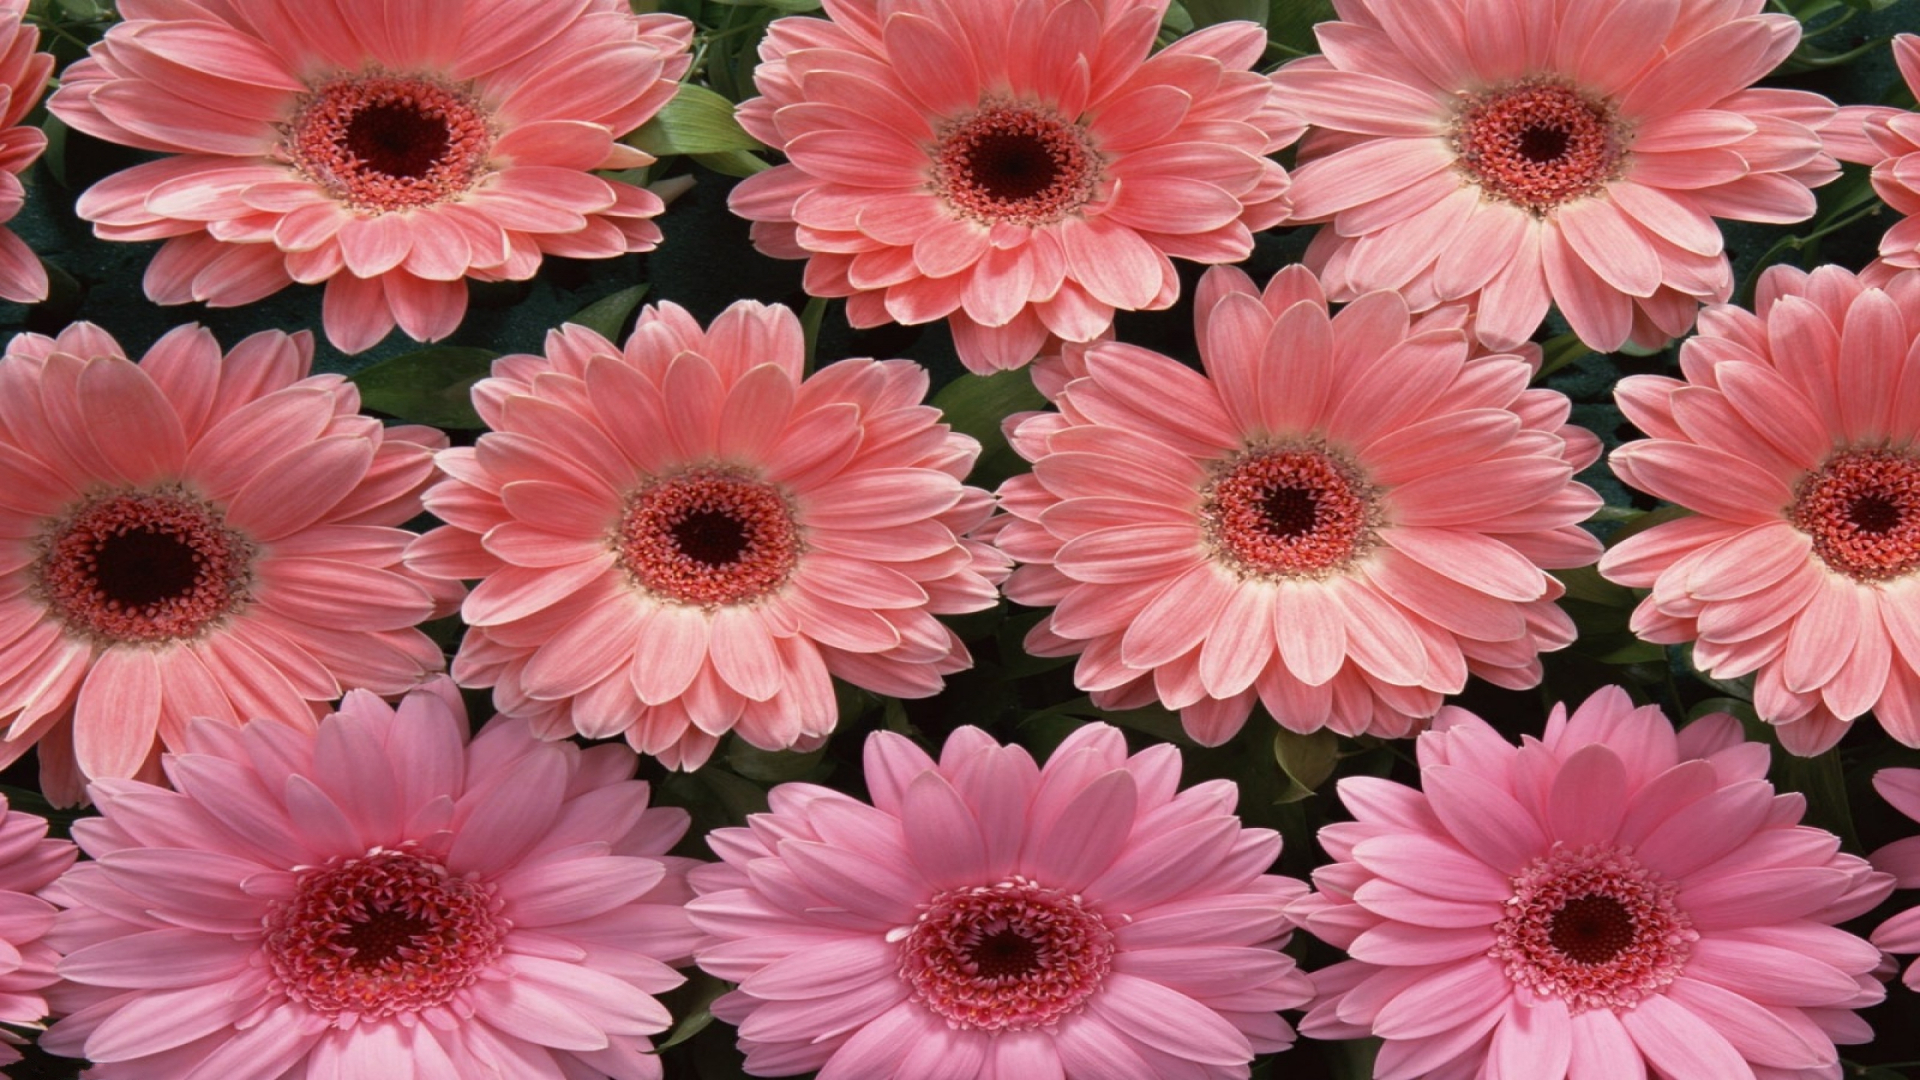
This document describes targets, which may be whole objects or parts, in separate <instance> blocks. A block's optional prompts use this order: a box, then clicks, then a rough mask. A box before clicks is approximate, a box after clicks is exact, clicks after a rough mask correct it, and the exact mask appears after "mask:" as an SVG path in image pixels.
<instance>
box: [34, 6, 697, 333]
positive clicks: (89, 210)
mask: <svg viewBox="0 0 1920 1080" xmlns="http://www.w3.org/2000/svg"><path fill="white" fill-rule="evenodd" d="M119 10H120V15H121V17H122V18H123V19H124V20H125V21H124V22H121V23H119V24H117V25H115V26H114V27H113V28H112V29H111V30H109V31H108V32H107V35H106V37H105V38H104V39H103V40H102V41H100V43H99V44H97V45H95V46H94V47H93V49H92V50H91V52H90V54H89V56H88V58H87V59H85V60H82V61H81V62H79V63H77V64H74V65H73V66H72V67H69V68H68V69H67V70H66V71H65V72H63V73H62V78H61V86H60V89H59V90H58V91H57V92H55V94H54V95H53V97H52V98H51V99H50V100H49V101H48V103H47V107H48V108H49V109H50V110H52V111H53V113H54V114H55V115H57V116H59V117H60V119H62V120H64V121H66V122H67V123H69V124H71V125H73V126H74V127H76V128H79V129H80V130H81V131H84V132H86V133H88V134H89V135H95V136H98V137H100V138H102V139H107V140H109V141H111V142H117V143H122V144H125V145H127V146H134V147H139V148H140V149H143V150H155V151H159V152H160V153H162V154H166V155H168V156H167V157H163V158H161V159H159V160H157V161H152V162H148V163H146V164H143V165H137V166H135V167H133V168H131V169H128V170H126V171H124V172H121V173H118V174H116V175H114V176H110V177H108V178H107V179H105V180H103V181H101V182H100V183H98V184H95V185H94V186H93V187H92V188H91V189H89V190H88V191H87V192H86V194H84V195H82V196H81V198H80V201H79V204H78V206H77V208H76V209H77V212H78V213H79V214H80V216H81V217H83V218H85V219H87V220H88V221H91V222H93V223H94V232H95V234H96V235H98V236H100V237H103V238H105V239H109V240H161V239H164V240H166V241H167V243H166V244H165V245H164V246H163V247H162V248H161V249H160V253H159V254H158V255H156V256H155V257H154V260H153V262H152V264H150V265H149V266H148V267H147V276H146V290H147V296H148V297H149V298H150V299H152V300H153V301H154V302H155V303H160V304H183V303H186V302H188V301H201V302H204V303H207V304H210V305H212V306H214V307H232V306H236V305H240V304H246V303H251V302H252V301H254V300H258V299H259V298H261V297H263V296H267V295H269V294H271V293H274V292H276V291H278V290H279V289H281V288H283V287H285V286H286V285H288V284H291V283H293V282H296V281H297V282H300V283H302V284H309V285H311V284H318V283H321V282H324V283H326V287H327V291H326V299H325V303H324V306H323V308H322V319H323V321H324V322H325V325H326V331H327V339H328V340H329V341H332V342H333V343H334V344H335V345H337V346H339V347H340V348H341V349H343V350H345V351H347V352H358V351H360V350H362V349H365V348H367V347H368V346H371V345H373V344H374V343H375V342H377V341H379V340H380V339H381V338H382V337H384V336H386V334H387V332H388V331H390V330H392V329H393V326H394V324H395V322H398V323H399V325H400V328H401V330H402V331H403V332H405V333H406V334H407V335H408V336H409V337H413V338H417V339H420V340H423V341H431V340H434V339H437V338H441V337H445V336H446V335H447V334H449V333H452V332H453V330H454V328H455V327H457V326H458V325H459V324H460V319H461V317H462V316H463V315H464V314H465V313H466V308H467V286H466V282H465V281H464V280H462V279H464V278H473V279H475V280H479V281H500V280H516V281H517V280H520V279H523V278H529V277H532V276H533V274H534V272H535V271H536V270H538V269H539V267H540V260H541V258H542V257H543V256H545V255H565V256H571V257H574V258H591V259H599V258H608V257H611V256H615V255H620V254H623V253H625V252H629V251H647V250H650V249H652V248H653V247H654V246H655V245H656V244H658V243H659V242H660V230H659V228H658V227H656V226H655V225H654V224H653V222H652V221H651V220H650V219H651V218H652V217H653V216H654V215H656V214H658V213H659V212H660V211H661V209H662V208H663V204H662V203H661V201H660V199H659V198H658V197H657V196H655V195H654V194H652V193H651V192H648V191H646V190H644V189H642V188H638V187H634V186H633V185H631V184H626V183H621V182H619V181H616V180H611V179H602V178H600V177H597V176H593V175H590V171H591V170H594V169H625V168H630V167H633V166H637V165H645V164H648V163H649V162H651V161H652V160H653V159H652V158H650V157H648V156H647V155H646V154H643V153H641V152H640V151H638V150H634V149H632V148H631V147H628V146H624V145H622V144H620V143H618V142H616V141H615V140H616V139H617V138H619V137H620V136H622V135H625V134H626V133H627V132H629V131H632V130H633V129H634V128H636V127H638V126H640V124H642V123H643V122H645V121H646V120H647V118H648V117H650V116H652V115H653V114H654V113H655V112H656V111H658V110H659V108H660V107H661V106H662V105H664V104H665V103H666V102H667V101H668V100H669V99H670V98H672V96H673V92H674V84H675V82H676V81H677V80H678V79H679V77H680V76H681V75H682V74H684V73H685V72H686V70H687V66H688V64H689V58H688V56H687V53H686V50H687V46H688V44H689V42H690V40H691V37H692V27H691V25H690V24H689V23H688V22H687V21H686V20H684V19H682V18H680V17H678V16H672V15H638V16H637V15H634V14H633V13H632V10H631V8H630V7H629V6H628V4H627V3H626V0H581V2H578V3H572V4H561V5H557V6H556V5H554V4H550V3H543V2H541V0H434V2H432V3H416V2H409V3H386V2H384V0H245V2H242V0H122V2H121V4H120V6H119Z"/></svg>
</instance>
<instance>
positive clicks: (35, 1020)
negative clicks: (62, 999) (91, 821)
mask: <svg viewBox="0 0 1920 1080" xmlns="http://www.w3.org/2000/svg"><path fill="white" fill-rule="evenodd" d="M0 853H4V861H0V1024H5V1025H7V1028H0V1065H11V1064H12V1063H14V1062H16V1061H19V1060H20V1052H19V1051H18V1050H15V1049H14V1048H13V1047H12V1046H11V1045H9V1044H10V1043H21V1042H25V1041H26V1040H25V1039H23V1038H22V1037H21V1036H20V1035H19V1034H17V1033H16V1032H15V1031H12V1030H8V1028H26V1029H33V1028H38V1027H39V1026H40V1021H41V1020H43V1019H45V1018H46V1016H47V1013H48V1008H47V996H46V989H47V987H49V986H52V985H53V984H54V983H56V982H58V981H59V976H58V975H56V974H54V970H53V968H54V962H55V961H57V960H58V959H59V955H58V954H57V953H55V952H54V951H53V947H52V946H51V945H48V944H47V943H46V941H45V940H44V939H45V938H46V935H47V931H48V930H49V929H51V928H52V926H53V913H54V907H53V905H52V904H50V903H48V902H46V901H45V900H42V899H40V898H39V896H38V895H37V894H38V893H39V892H40V890H42V889H44V888H46V887H47V886H48V885H51V884H53V880H54V879H55V878H57V877H59V876H60V875H61V873H63V872H64V871H65V870H66V869H67V867H69V866H72V865H73V860H74V856H76V855H78V854H79V849H77V848H75V847H74V846H73V845H72V844H71V843H69V842H68V841H65V840H50V839H48V838H47V822H46V819H44V818H39V817H35V816H34V815H32V814H23V813H21V812H20V811H18V810H13V809H10V808H9V807H8V806H7V800H6V797H5V796H0Z"/></svg>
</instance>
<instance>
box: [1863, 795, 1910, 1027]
mask: <svg viewBox="0 0 1920 1080" xmlns="http://www.w3.org/2000/svg"><path fill="white" fill-rule="evenodd" d="M1873 787H1874V790H1875V791H1878V792H1879V793H1880V797H1881V798H1883V799H1885V800H1887V802H1888V803H1890V804H1892V806H1893V808H1894V809H1895V810H1898V811H1900V812H1901V813H1902V814H1905V815H1906V816H1907V817H1908V819H1910V820H1912V821H1914V822H1916V823H1920V769H1881V770H1880V771H1879V772H1876V773H1874V774H1873ZM1870 858H1871V859H1872V860H1873V865H1874V869H1876V870H1881V871H1884V872H1886V873H1889V874H1892V875H1893V884H1894V887H1895V888H1900V889H1920V836H1908V837H1905V838H1903V839H1900V840H1895V841H1893V842H1892V843H1890V844H1887V845H1885V846H1883V847H1881V848H1879V849H1878V850H1876V851H1875V852H1874V853H1873V854H1872V856H1870ZM1873 943H1874V944H1875V945H1878V946H1879V947H1880V948H1882V949H1885V950H1886V951H1888V952H1890V953H1899V954H1902V955H1909V956H1910V955H1912V954H1914V953H1920V907H1915V908H1908V909H1907V910H1906V911H1903V912H1901V913H1900V914H1898V915H1895V916H1893V917H1892V918H1890V919H1888V920H1887V921H1886V922H1883V923H1881V924H1880V926H1879V927H1878V928H1877V929H1875V930H1874V932H1873ZM1905 982H1906V984H1907V986H1908V987H1909V988H1911V989H1914V990H1920V964H1909V965H1907V973H1906V976H1905Z"/></svg>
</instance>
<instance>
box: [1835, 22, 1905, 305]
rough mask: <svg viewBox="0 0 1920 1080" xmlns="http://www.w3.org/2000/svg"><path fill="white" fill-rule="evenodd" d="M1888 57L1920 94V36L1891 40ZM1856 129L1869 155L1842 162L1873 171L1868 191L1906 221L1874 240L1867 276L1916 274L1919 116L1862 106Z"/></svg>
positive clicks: (1850, 158)
mask: <svg viewBox="0 0 1920 1080" xmlns="http://www.w3.org/2000/svg"><path fill="white" fill-rule="evenodd" d="M1893 58H1894V61H1895V63H1897V64H1898V65H1899V67H1900V74H1901V75H1902V76H1903V77H1904V78H1905V79H1906V82H1907V88H1908V89H1910V90H1912V91H1913V92H1914V93H1915V94H1916V95H1920V36H1915V35H1913V34H1900V35H1898V36H1896V37H1895V38H1894V39H1893ZM1860 112H1861V114H1862V117H1861V120H1860V122H1859V124H1858V126H1859V128H1860V130H1861V132H1862V133H1863V134H1864V136H1865V138H1866V142H1867V146H1868V148H1869V149H1870V150H1871V156H1865V155H1847V154H1842V155H1841V157H1842V160H1846V161H1864V163H1865V164H1868V165H1872V166H1873V190H1874V191H1875V192H1876V193H1877V194H1879V196H1880V198H1881V199H1883V200H1885V201H1886V204H1887V205H1888V206H1890V207H1892V208H1893V209H1894V211H1895V212H1897V213H1900V214H1904V215H1906V217H1905V218H1904V219H1903V220H1901V221H1898V222H1896V223H1895V224H1894V225H1893V227H1892V228H1890V229H1888V230H1887V232H1886V235H1885V236H1882V237H1881V238H1880V261H1879V263H1877V264H1876V265H1875V266H1874V267H1873V268H1871V269H1870V270H1869V273H1871V274H1873V275H1875V277H1876V280H1878V279H1880V278H1884V277H1886V276H1889V275H1891V274H1894V273H1898V272H1899V271H1901V270H1914V269H1920V113H1914V112H1901V111H1899V110H1895V109H1886V108H1877V107H1867V108H1865V109H1862V110H1860Z"/></svg>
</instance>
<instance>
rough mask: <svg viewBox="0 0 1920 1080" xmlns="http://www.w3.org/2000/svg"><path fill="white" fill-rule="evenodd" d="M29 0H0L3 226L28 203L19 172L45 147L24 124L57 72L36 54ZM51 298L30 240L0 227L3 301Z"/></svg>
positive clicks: (0, 199) (35, 130)
mask: <svg viewBox="0 0 1920 1080" xmlns="http://www.w3.org/2000/svg"><path fill="white" fill-rule="evenodd" d="M26 13H27V0H0V224H4V223H5V222H9V221H12V220H13V218H14V215H16V214H18V213H19V212H20V207H21V206H22V205H23V204H24V203H25V202H26V200H27V189H26V187H25V186H23V185H22V184H21V183H20V174H21V173H23V172H26V171H27V167H28V166H30V165H32V164H33V163H34V161H35V160H36V159H38V158H39V157H40V152H41V151H42V150H45V149H46V148H47V136H46V133H45V132H43V131H41V130H40V129H39V128H37V127H30V126H27V125H25V124H22V123H20V120H21V118H23V117H25V116H26V115H27V113H29V112H31V111H32V110H33V107H34V105H35V104H36V103H38V102H39V100H40V93H41V91H43V90H45V89H46V87H47V76H48V75H50V74H52V72H53V57H51V56H49V55H47V54H46V53H43V52H35V51H34V50H35V49H36V48H38V47H39V45H40V31H39V29H38V28H37V27H33V26H29V25H27V24H26V23H25V22H23V21H22V19H23V18H24V17H25V16H26ZM46 297H47V268H46V267H44V266H42V265H40V257H39V256H37V255H35V254H34V253H33V250H32V249H31V248H29V247H27V245H26V242H25V241H24V240H21V239H20V238H19V237H18V236H15V235H14V234H13V232H12V230H10V229H0V298H5V299H8V300H12V301H14V302H16V303H21V304H31V303H34V302H36V301H39V300H44V299H46Z"/></svg>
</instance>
